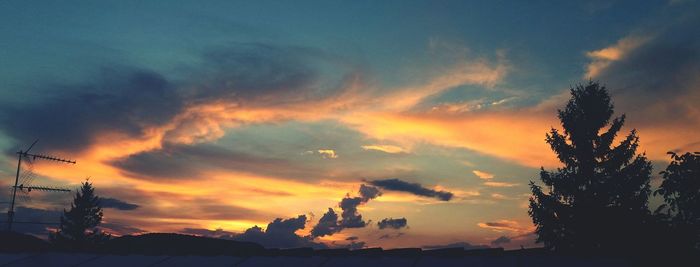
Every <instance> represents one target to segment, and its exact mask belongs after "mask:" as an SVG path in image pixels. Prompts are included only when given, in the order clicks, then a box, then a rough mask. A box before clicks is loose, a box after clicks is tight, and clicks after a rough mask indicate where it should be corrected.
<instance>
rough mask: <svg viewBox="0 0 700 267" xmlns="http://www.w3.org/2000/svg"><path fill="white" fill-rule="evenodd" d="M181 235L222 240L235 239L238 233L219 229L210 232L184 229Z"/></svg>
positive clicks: (199, 229)
mask: <svg viewBox="0 0 700 267" xmlns="http://www.w3.org/2000/svg"><path fill="white" fill-rule="evenodd" d="M180 233H183V234H188V235H198V236H205V237H212V238H221V239H234V238H235V237H236V233H234V232H229V231H225V230H224V229H221V228H218V229H216V230H209V229H204V228H185V229H182V231H180Z"/></svg>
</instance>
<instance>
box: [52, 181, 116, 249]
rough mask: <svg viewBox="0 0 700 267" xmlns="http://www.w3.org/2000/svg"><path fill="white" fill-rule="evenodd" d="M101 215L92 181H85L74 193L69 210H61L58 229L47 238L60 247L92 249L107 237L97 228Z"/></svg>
mask: <svg viewBox="0 0 700 267" xmlns="http://www.w3.org/2000/svg"><path fill="white" fill-rule="evenodd" d="M102 215H103V213H102V207H101V205H100V198H99V197H98V196H97V195H95V188H93V187H92V183H89V182H88V181H85V182H83V183H82V186H81V187H80V190H79V191H78V192H77V193H76V194H75V198H74V199H73V203H72V204H71V208H70V210H68V211H66V210H63V215H62V216H61V223H60V226H59V229H58V231H56V232H55V233H52V234H50V235H49V239H50V240H51V242H52V243H53V244H54V245H56V246H57V247H59V248H62V249H69V250H91V249H94V248H95V247H96V245H99V244H101V243H104V241H106V240H108V239H109V236H108V235H106V234H105V233H103V232H101V231H100V230H99V229H98V228H97V226H98V225H99V224H100V223H101V222H102Z"/></svg>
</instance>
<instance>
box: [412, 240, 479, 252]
mask: <svg viewBox="0 0 700 267" xmlns="http://www.w3.org/2000/svg"><path fill="white" fill-rule="evenodd" d="M423 248H424V249H441V248H464V249H465V250H469V249H482V248H489V246H486V245H472V244H470V243H468V242H455V243H450V244H446V245H430V246H423Z"/></svg>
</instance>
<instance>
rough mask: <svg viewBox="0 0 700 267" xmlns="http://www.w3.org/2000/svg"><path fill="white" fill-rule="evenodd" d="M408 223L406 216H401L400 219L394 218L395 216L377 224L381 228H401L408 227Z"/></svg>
mask: <svg viewBox="0 0 700 267" xmlns="http://www.w3.org/2000/svg"><path fill="white" fill-rule="evenodd" d="M406 225H407V220H406V218H399V219H393V218H386V219H383V220H381V221H379V222H378V223H377V226H379V229H384V228H390V229H401V228H404V227H406Z"/></svg>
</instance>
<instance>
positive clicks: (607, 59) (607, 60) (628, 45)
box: [583, 35, 652, 79]
mask: <svg viewBox="0 0 700 267" xmlns="http://www.w3.org/2000/svg"><path fill="white" fill-rule="evenodd" d="M651 38H652V37H651V36H649V35H645V36H638V35H632V36H627V37H625V38H622V39H620V40H619V41H617V43H615V44H614V45H611V46H608V47H605V48H602V49H600V50H594V51H590V52H587V53H586V55H587V56H588V57H589V58H590V59H592V61H591V63H589V64H588V66H586V74H585V75H584V77H583V78H584V79H589V78H595V77H598V75H599V74H600V73H601V72H602V71H603V70H605V68H607V67H608V66H609V65H610V64H611V63H612V62H614V61H617V60H620V59H621V58H623V57H624V56H625V55H627V54H628V53H629V52H630V51H632V50H634V49H636V48H637V47H639V46H640V45H642V44H644V43H646V42H648V41H649V40H650V39H651Z"/></svg>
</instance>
